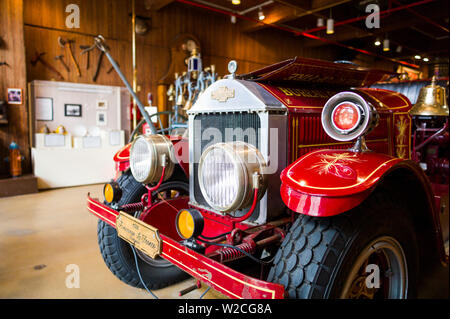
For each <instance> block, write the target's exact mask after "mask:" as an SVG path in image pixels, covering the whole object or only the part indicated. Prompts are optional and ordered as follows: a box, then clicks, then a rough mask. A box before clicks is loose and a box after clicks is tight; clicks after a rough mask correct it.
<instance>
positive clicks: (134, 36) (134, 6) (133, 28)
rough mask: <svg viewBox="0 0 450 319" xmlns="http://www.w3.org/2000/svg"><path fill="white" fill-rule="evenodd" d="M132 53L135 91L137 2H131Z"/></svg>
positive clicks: (132, 0)
mask: <svg viewBox="0 0 450 319" xmlns="http://www.w3.org/2000/svg"><path fill="white" fill-rule="evenodd" d="M131 6H132V8H131V11H132V13H131V28H132V32H131V51H132V65H133V91H134V92H136V88H137V70H136V0H131ZM136 116H137V114H136V99H134V98H133V130H134V129H135V128H136V126H137V118H136Z"/></svg>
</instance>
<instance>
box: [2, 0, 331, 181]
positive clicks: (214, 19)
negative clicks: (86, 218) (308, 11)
mask: <svg viewBox="0 0 450 319" xmlns="http://www.w3.org/2000/svg"><path fill="white" fill-rule="evenodd" d="M0 3H1V4H2V5H4V4H8V5H9V7H8V8H9V11H8V10H3V9H2V10H0V11H1V12H0V17H1V20H0V21H2V28H1V29H0V35H2V34H3V36H4V37H8V38H9V39H10V42H11V44H10V45H13V48H12V50H11V51H8V53H7V54H8V60H13V62H14V70H15V71H14V72H12V70H13V68H11V69H9V70H8V71H5V68H3V70H2V69H0V72H3V73H0V75H2V77H3V78H5V77H8V78H9V80H8V81H5V80H3V81H2V82H1V83H2V93H3V91H4V90H5V89H4V87H6V86H11V85H16V86H19V87H23V88H24V89H25V88H26V82H30V81H32V80H35V79H39V80H52V79H54V78H55V76H54V75H53V74H52V73H51V72H50V71H49V70H48V69H46V68H44V67H43V66H42V65H41V64H38V65H36V66H32V65H31V63H30V60H31V58H32V57H33V55H34V54H35V53H36V52H46V54H45V55H44V58H45V59H46V60H47V61H48V62H49V63H51V64H52V65H53V66H55V67H56V68H57V69H58V70H59V71H60V73H62V74H63V76H64V77H65V80H66V81H70V82H78V83H94V82H93V81H92V77H93V75H94V72H95V68H96V63H97V59H98V56H99V51H98V50H97V49H95V50H94V51H91V53H90V69H89V70H86V69H85V59H86V55H83V56H81V55H80V53H81V49H80V48H79V45H81V44H92V43H93V38H92V37H93V36H95V35H98V34H102V35H103V36H104V37H105V38H106V39H107V43H108V45H109V46H110V48H111V52H112V55H113V56H114V57H115V59H116V60H117V62H118V63H119V64H120V66H121V69H122V70H123V72H124V74H125V76H126V77H127V78H128V79H129V81H130V82H131V80H132V67H131V54H132V52H131V16H130V14H131V1H127V0H95V1H92V0H17V1H15V0H0ZM22 3H23V15H22ZM72 3H73V4H77V5H78V6H79V8H80V28H78V29H69V28H67V27H66V25H65V21H66V17H67V15H68V13H66V11H65V9H66V6H67V5H69V4H72ZM12 7H14V10H12ZM136 12H137V15H140V16H144V17H148V18H149V19H150V20H148V22H149V25H150V31H149V32H148V34H146V35H145V36H139V35H138V36H137V68H138V73H137V77H138V88H140V89H141V90H140V92H139V95H140V98H141V99H142V100H144V101H145V100H146V95H147V93H148V92H152V93H153V96H154V98H155V99H156V97H157V94H156V92H157V84H158V82H159V81H160V79H161V78H162V77H163V76H164V75H165V74H166V72H167V70H168V67H169V64H170V47H171V43H172V42H173V41H174V39H175V38H176V36H177V35H179V34H182V33H190V34H193V35H194V36H196V37H197V38H198V39H199V41H200V43H201V47H202V52H201V53H202V56H203V65H204V66H208V65H210V64H215V65H216V70H217V72H218V73H219V75H224V74H226V73H227V64H228V62H229V60H231V59H235V60H237V61H238V63H239V71H238V73H246V72H249V71H251V70H254V69H257V68H260V67H263V66H265V65H268V64H271V63H274V62H278V61H281V60H284V59H287V58H291V57H294V56H297V55H299V56H305V57H313V58H319V59H325V60H333V59H335V57H336V52H337V50H336V49H335V48H333V47H321V48H318V49H315V48H313V49H311V48H305V47H303V39H302V38H301V37H295V36H293V35H292V34H289V33H286V32H283V31H279V30H275V29H270V28H268V29H265V30H262V31H259V32H254V33H243V32H241V31H240V25H241V24H240V21H239V20H238V22H237V24H231V22H230V18H229V16H224V15H220V14H216V13H211V12H208V11H205V10H203V9H199V8H195V7H190V6H187V5H183V4H180V3H172V4H169V5H168V6H166V7H165V8H163V9H161V10H159V11H149V10H146V9H145V4H144V0H136ZM22 16H23V24H24V26H22ZM5 23H6V24H5ZM8 23H9V24H10V25H8ZM5 25H7V27H6V28H5V27H3V26H5ZM22 29H23V30H22ZM22 34H24V40H23V39H22ZM58 36H62V37H65V38H70V39H74V40H75V43H74V45H73V47H72V48H73V50H74V53H75V57H76V59H77V61H78V63H79V65H80V67H81V74H82V76H81V77H78V76H77V75H76V72H75V68H74V67H73V65H72V63H71V61H70V58H69V55H68V52H67V51H65V50H64V49H62V48H61V47H60V46H59V45H58V43H57V39H58ZM13 38H14V41H12V40H13ZM23 45H25V53H24V52H23ZM3 51H4V50H0V53H1V54H5V53H3ZM60 54H64V60H65V62H66V64H68V65H69V67H70V69H71V71H70V72H69V73H67V72H66V71H65V69H64V68H63V66H62V65H61V64H60V62H59V61H56V60H54V57H55V56H57V55H60ZM0 57H1V56H0ZM25 57H26V58H25ZM0 60H1V59H0ZM25 65H26V70H25ZM109 68H110V63H109V61H108V60H107V59H106V57H105V58H104V59H103V67H102V69H101V71H100V75H99V77H98V80H97V81H96V82H95V83H96V84H104V85H117V86H123V84H122V82H121V81H120V79H119V77H118V75H117V74H116V73H115V72H114V71H113V72H111V73H110V74H106V71H107V70H108V69H109ZM5 72H8V73H7V74H5ZM11 76H12V77H11ZM169 78H170V77H169ZM155 102H156V103H158V101H157V100H156V101H155ZM16 110H17V111H18V112H14V114H12V115H11V122H14V124H10V125H9V128H8V132H7V133H6V131H5V129H1V131H0V132H1V133H0V134H2V135H1V137H2V138H1V140H2V141H1V143H2V147H1V149H0V154H1V155H3V156H4V152H5V145H6V144H8V143H9V142H8V141H9V139H11V138H12V137H14V138H16V139H18V140H20V145H21V148H22V149H23V151H24V152H25V153H27V164H26V165H25V167H26V170H25V171H26V172H29V171H30V170H31V167H30V165H29V149H28V147H29V146H28V144H27V141H28V126H27V112H26V108H25V105H22V106H20V107H17V109H16ZM18 123H20V124H18ZM6 137H7V138H6ZM7 140H8V141H7ZM2 170H3V169H2ZM1 172H2V171H0V174H1Z"/></svg>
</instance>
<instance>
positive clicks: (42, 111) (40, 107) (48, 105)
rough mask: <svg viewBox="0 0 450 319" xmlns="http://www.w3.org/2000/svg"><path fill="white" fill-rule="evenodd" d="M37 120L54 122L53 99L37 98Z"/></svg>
mask: <svg viewBox="0 0 450 319" xmlns="http://www.w3.org/2000/svg"><path fill="white" fill-rule="evenodd" d="M36 120H37V121H53V99H52V98H51V97H37V98H36Z"/></svg>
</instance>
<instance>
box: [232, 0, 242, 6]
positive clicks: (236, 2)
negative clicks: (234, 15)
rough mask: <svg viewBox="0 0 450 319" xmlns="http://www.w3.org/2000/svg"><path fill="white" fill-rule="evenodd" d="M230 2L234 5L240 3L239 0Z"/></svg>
mask: <svg viewBox="0 0 450 319" xmlns="http://www.w3.org/2000/svg"><path fill="white" fill-rule="evenodd" d="M231 3H232V4H234V5H235V6H238V5H240V4H241V0H231Z"/></svg>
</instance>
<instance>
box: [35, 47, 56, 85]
mask: <svg viewBox="0 0 450 319" xmlns="http://www.w3.org/2000/svg"><path fill="white" fill-rule="evenodd" d="M44 54H45V52H42V53H38V52H36V53H35V55H34V57H33V58H32V59H31V65H33V66H34V65H36V63H38V62H41V63H42V65H43V66H45V67H46V68H47V69H49V70H50V71H52V72H53V73H55V74H56V75H57V76H58V79H59V80H64V77H63V76H62V74H61V73H59V72H58V70H56V69H55V68H54V67H53V66H52V65H50V64H49V63H48V62H47V61H45V60H44V59H43V58H42V56H43V55H44Z"/></svg>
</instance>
